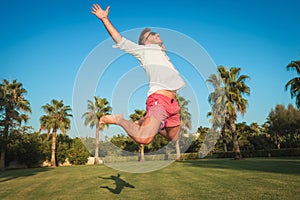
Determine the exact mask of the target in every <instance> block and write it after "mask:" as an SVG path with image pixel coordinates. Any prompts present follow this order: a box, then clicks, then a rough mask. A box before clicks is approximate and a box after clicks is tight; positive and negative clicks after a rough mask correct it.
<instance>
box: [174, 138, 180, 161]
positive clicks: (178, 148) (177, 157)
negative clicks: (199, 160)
mask: <svg viewBox="0 0 300 200" xmlns="http://www.w3.org/2000/svg"><path fill="white" fill-rule="evenodd" d="M175 145H176V160H177V161H180V160H181V153H180V146H179V139H178V140H176V144H175Z"/></svg>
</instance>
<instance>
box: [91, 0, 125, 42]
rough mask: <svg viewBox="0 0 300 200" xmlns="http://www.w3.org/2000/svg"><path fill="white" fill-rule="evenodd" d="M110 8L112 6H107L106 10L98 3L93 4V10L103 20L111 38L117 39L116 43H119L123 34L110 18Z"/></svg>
mask: <svg viewBox="0 0 300 200" xmlns="http://www.w3.org/2000/svg"><path fill="white" fill-rule="evenodd" d="M109 9H110V6H107V7H106V10H102V8H101V7H100V6H99V5H98V4H93V7H92V11H91V12H92V13H93V14H94V15H95V16H96V17H98V18H99V19H100V20H101V21H102V22H103V24H104V26H105V28H106V30H107V32H108V33H109V35H110V36H111V38H112V39H113V40H114V41H115V43H119V42H120V41H121V39H122V36H121V35H120V33H119V32H118V31H117V30H116V29H115V27H114V26H113V25H112V23H111V22H110V21H109V19H108V13H109Z"/></svg>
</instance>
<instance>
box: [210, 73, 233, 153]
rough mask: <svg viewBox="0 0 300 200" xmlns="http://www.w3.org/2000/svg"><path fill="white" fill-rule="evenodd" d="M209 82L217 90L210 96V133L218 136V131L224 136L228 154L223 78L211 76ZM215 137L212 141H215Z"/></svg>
mask: <svg viewBox="0 0 300 200" xmlns="http://www.w3.org/2000/svg"><path fill="white" fill-rule="evenodd" d="M207 82H209V83H210V84H212V86H213V87H214V88H215V90H214V91H213V92H211V93H210V94H209V96H208V101H209V103H210V104H211V107H212V110H211V111H210V112H209V113H208V114H207V115H208V116H210V117H211V119H210V122H211V123H212V130H211V131H209V133H213V134H215V135H217V133H218V131H220V132H221V134H222V141H223V148H224V151H225V152H227V140H226V127H227V126H226V121H228V120H226V115H225V114H226V100H227V98H226V95H225V89H224V85H223V81H222V78H221V77H219V76H217V75H216V74H211V75H210V76H209V78H208V79H207ZM215 138H216V137H213V138H212V139H215Z"/></svg>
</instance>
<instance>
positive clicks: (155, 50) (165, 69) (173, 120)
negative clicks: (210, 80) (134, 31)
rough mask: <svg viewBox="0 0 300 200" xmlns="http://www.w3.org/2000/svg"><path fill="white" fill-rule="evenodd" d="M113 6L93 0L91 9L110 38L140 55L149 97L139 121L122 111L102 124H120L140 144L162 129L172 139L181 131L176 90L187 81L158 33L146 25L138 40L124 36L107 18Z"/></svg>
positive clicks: (149, 139)
mask: <svg viewBox="0 0 300 200" xmlns="http://www.w3.org/2000/svg"><path fill="white" fill-rule="evenodd" d="M109 9H110V7H109V6H108V7H107V8H106V10H103V9H102V8H101V7H100V6H99V5H98V4H93V7H92V11H91V12H92V13H93V14H94V15H95V16H96V17H98V18H99V19H100V20H101V21H102V23H103V24H104V26H105V28H106V30H107V31H108V33H109V34H110V36H111V38H112V39H113V40H114V42H115V43H116V45H115V47H116V48H119V49H121V50H123V51H125V52H127V53H129V54H131V55H133V56H134V57H136V58H137V59H138V61H139V62H140V64H141V66H142V67H143V68H144V70H145V72H146V73H147V76H148V78H149V81H150V84H149V86H150V87H149V91H148V98H147V101H146V111H147V114H146V116H145V117H144V118H142V119H141V120H140V121H139V122H131V121H129V120H125V119H124V118H123V116H122V115H121V114H118V115H105V116H103V117H102V118H101V119H100V123H102V124H116V125H119V126H121V127H122V128H123V129H124V130H125V131H126V132H127V134H128V135H129V136H130V137H131V138H132V139H133V140H135V141H136V142H137V143H140V144H149V143H150V142H151V141H152V140H153V139H154V137H155V135H156V134H157V133H158V132H159V133H160V134H161V135H163V136H164V137H166V138H167V139H168V140H170V141H177V140H178V138H179V131H180V116H179V113H178V112H179V110H180V107H179V105H178V102H177V101H176V91H177V90H179V89H181V88H183V87H184V85H185V84H184V81H183V80H182V78H181V77H180V75H179V73H178V71H177V70H176V69H175V68H174V66H173V65H172V63H171V62H170V59H169V57H168V56H167V55H166V50H165V47H164V45H163V42H162V40H161V38H160V36H159V34H158V33H154V32H151V30H150V29H149V28H145V29H144V30H143V31H142V32H141V34H140V37H139V44H136V43H134V42H132V41H130V40H127V39H126V38H124V37H122V36H121V35H120V33H119V32H118V31H117V30H116V29H115V27H114V26H113V25H112V23H111V22H110V21H109V19H108V14H109Z"/></svg>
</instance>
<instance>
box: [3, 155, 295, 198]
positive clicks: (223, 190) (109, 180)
mask: <svg viewBox="0 0 300 200" xmlns="http://www.w3.org/2000/svg"><path fill="white" fill-rule="evenodd" d="M0 199H300V159H299V158H294V159H291V158H290V159H283V158H282V159H244V160H240V161H235V160H229V159H204V160H198V161H184V162H175V163H172V164H171V165H169V166H167V167H165V168H163V169H160V170H157V171H153V172H149V173H139V174H134V173H126V172H121V171H116V170H114V169H111V168H109V167H107V166H105V165H98V166H71V167H58V168H55V169H52V168H40V169H22V170H8V171H5V172H0Z"/></svg>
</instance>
